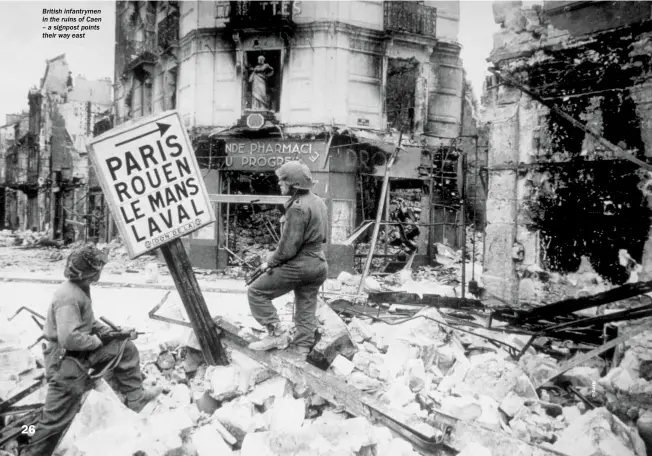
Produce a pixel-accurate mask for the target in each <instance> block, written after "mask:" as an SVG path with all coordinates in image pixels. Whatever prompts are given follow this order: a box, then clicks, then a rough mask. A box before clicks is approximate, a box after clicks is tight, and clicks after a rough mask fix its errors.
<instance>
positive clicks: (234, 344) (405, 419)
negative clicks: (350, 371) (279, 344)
mask: <svg viewBox="0 0 652 456" xmlns="http://www.w3.org/2000/svg"><path fill="white" fill-rule="evenodd" d="M217 324H218V326H219V327H220V328H222V329H223V331H222V335H223V340H224V343H225V344H226V345H227V346H229V347H230V348H232V349H233V350H236V351H239V352H240V353H243V354H244V355H246V356H248V357H249V358H251V359H253V360H254V361H257V362H259V363H260V364H262V365H263V366H265V367H266V368H268V369H270V370H272V371H274V372H276V373H278V374H279V375H281V376H282V377H285V378H287V379H288V380H290V381H291V382H292V383H293V384H295V385H299V386H304V387H310V388H311V389H312V391H314V392H315V393H317V394H318V395H319V396H321V397H323V398H324V399H326V400H327V401H329V402H331V403H333V404H335V405H337V406H340V407H343V408H344V409H345V410H346V411H348V412H349V413H351V414H353V415H355V416H361V417H364V418H367V419H369V420H371V421H378V422H380V423H382V424H383V425H385V426H387V427H388V428H389V429H391V430H392V431H394V432H396V433H397V434H399V435H401V436H402V437H404V438H405V439H407V440H408V441H410V442H411V443H412V444H414V445H415V446H416V447H417V448H420V449H422V450H424V451H426V452H429V453H431V454H435V451H436V450H437V449H438V448H439V447H440V445H441V444H442V443H444V440H445V437H446V435H447V434H448V433H450V431H451V429H452V428H453V427H454V426H455V425H456V424H457V419H456V418H454V417H451V416H448V415H445V414H443V413H442V414H441V416H440V417H439V418H440V420H441V421H440V426H439V427H437V428H436V427H433V426H428V425H427V424H425V423H419V431H416V430H414V429H411V428H410V425H409V423H410V422H414V418H412V419H411V418H410V417H409V416H407V415H405V414H403V413H401V412H398V411H395V410H390V409H389V408H388V407H387V406H386V405H385V404H383V403H381V402H380V401H378V400H376V399H374V398H373V397H371V396H369V395H367V394H364V393H363V392H361V391H360V390H358V389H357V388H354V387H352V386H350V385H347V384H346V383H345V382H344V381H342V380H341V379H340V378H338V377H336V376H335V375H333V374H330V373H328V372H324V371H322V370H321V369H318V368H317V367H315V366H313V365H311V364H309V363H307V362H306V361H303V360H301V359H300V358H298V357H296V356H293V355H292V353H291V352H287V351H278V350H273V351H253V350H249V349H248V348H247V346H248V345H249V343H250V342H253V341H255V340H256V339H255V338H253V337H252V336H251V335H248V334H247V335H246V337H247V338H246V339H245V338H243V337H241V336H240V329H239V328H238V327H236V326H234V325H232V324H231V323H229V322H227V321H225V320H220V319H217Z"/></svg>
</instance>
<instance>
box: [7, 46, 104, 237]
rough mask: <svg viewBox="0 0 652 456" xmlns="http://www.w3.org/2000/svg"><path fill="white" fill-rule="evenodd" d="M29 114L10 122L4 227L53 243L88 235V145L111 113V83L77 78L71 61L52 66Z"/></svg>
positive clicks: (31, 96)
mask: <svg viewBox="0 0 652 456" xmlns="http://www.w3.org/2000/svg"><path fill="white" fill-rule="evenodd" d="M27 98H28V102H29V110H28V112H27V113H25V114H23V115H20V116H19V115H13V116H8V119H7V124H6V125H5V126H4V127H1V128H2V131H3V132H4V133H3V135H2V141H0V147H1V148H2V149H3V150H2V155H3V156H4V161H3V163H2V164H3V166H2V167H1V168H3V171H4V180H3V182H2V184H3V185H4V188H3V190H4V191H3V196H4V198H0V204H2V209H1V211H2V212H3V214H4V217H3V221H4V226H5V228H7V229H13V230H31V229H36V230H37V231H45V232H47V233H48V235H49V236H50V237H51V238H53V239H58V240H67V241H73V240H79V239H83V238H84V237H85V236H86V235H87V234H88V233H87V231H86V229H87V225H88V223H87V219H86V217H85V216H86V212H87V206H88V198H87V193H88V189H87V184H88V170H89V166H88V157H87V151H86V145H87V141H88V140H89V139H90V138H91V137H92V130H93V126H94V125H95V121H96V117H97V116H98V114H99V113H101V112H103V111H105V110H107V109H110V108H111V103H112V97H111V81H110V80H108V79H104V80H98V81H91V80H87V79H86V78H84V77H83V76H77V77H73V76H72V72H71V71H70V68H69V66H68V63H67V62H66V57H65V55H60V56H57V57H55V58H53V59H50V60H47V61H46V69H45V74H44V76H43V78H42V79H41V82H40V85H39V87H34V88H32V89H31V90H30V91H29V93H28V95H27Z"/></svg>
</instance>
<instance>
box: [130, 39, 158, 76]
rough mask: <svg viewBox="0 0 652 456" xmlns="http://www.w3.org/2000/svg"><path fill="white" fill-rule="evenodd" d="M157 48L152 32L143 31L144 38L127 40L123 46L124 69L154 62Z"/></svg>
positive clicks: (156, 57)
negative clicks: (125, 62)
mask: <svg viewBox="0 0 652 456" xmlns="http://www.w3.org/2000/svg"><path fill="white" fill-rule="evenodd" d="M157 51H158V49H157V46H156V36H155V35H154V33H145V38H144V39H140V40H128V41H127V42H126V46H125V57H126V61H127V65H126V69H128V70H133V69H134V68H136V67H138V66H140V65H143V64H155V63H156V62H157V60H158V53H157Z"/></svg>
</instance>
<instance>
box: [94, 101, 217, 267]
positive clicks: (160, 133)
mask: <svg viewBox="0 0 652 456" xmlns="http://www.w3.org/2000/svg"><path fill="white" fill-rule="evenodd" d="M90 158H91V162H92V163H93V166H94V168H95V171H96V173H97V176H98V179H99V181H100V185H101V186H102V190H103V191H104V195H105V197H106V198H107V200H108V201H109V204H110V205H111V209H112V213H113V214H114V217H115V221H116V224H117V225H118V229H119V230H120V234H121V235H122V239H123V241H124V243H125V245H126V247H127V250H128V251H129V256H130V257H131V258H135V257H137V256H140V255H142V254H143V253H145V252H148V251H150V250H153V249H156V248H158V247H161V246H162V245H163V244H165V243H167V242H169V241H171V240H173V239H177V238H180V237H182V236H185V235H187V234H189V233H191V232H193V231H195V230H198V229H199V228H201V227H203V226H206V225H208V224H210V223H213V222H214V221H215V215H214V213H213V206H212V204H211V203H210V200H209V198H208V193H207V191H206V186H205V184H204V180H203V178H202V175H201V173H200V171H199V166H198V165H197V159H196V157H195V153H194V151H193V149H192V147H191V145H190V141H189V139H188V134H187V132H186V130H185V128H184V127H183V124H182V123H181V118H180V116H179V113H178V112H176V111H166V112H164V113H161V114H156V115H153V116H149V117H146V118H144V119H142V120H139V121H138V122H137V123H134V124H129V125H127V126H125V127H121V126H118V127H117V128H115V129H113V130H110V131H108V132H107V133H105V134H103V135H101V136H99V137H97V138H95V139H94V141H93V142H92V143H91V151H90Z"/></svg>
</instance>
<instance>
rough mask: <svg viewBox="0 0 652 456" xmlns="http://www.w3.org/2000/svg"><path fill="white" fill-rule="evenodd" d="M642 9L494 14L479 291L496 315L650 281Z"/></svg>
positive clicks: (547, 8)
mask: <svg viewBox="0 0 652 456" xmlns="http://www.w3.org/2000/svg"><path fill="white" fill-rule="evenodd" d="M651 7H652V4H650V3H649V2H543V5H539V6H534V7H525V6H522V5H521V2H496V3H495V4H494V16H495V20H496V22H497V23H500V24H501V25H502V28H501V31H500V32H498V33H497V34H496V35H495V38H494V49H493V52H492V54H491V56H490V59H489V60H490V63H491V64H492V65H493V67H494V76H492V77H491V78H489V79H488V80H487V81H486V88H485V93H484V95H483V105H484V109H485V112H484V120H486V121H487V122H488V125H489V130H490V138H489V141H490V144H491V146H490V150H489V163H488V175H489V178H488V182H489V188H488V199H487V227H486V238H485V264H484V268H485V273H484V276H483V280H484V283H485V286H486V287H487V291H488V293H489V295H488V298H490V299H492V300H494V302H497V303H508V304H509V305H515V304H516V303H519V305H524V304H528V303H533V302H534V303H537V302H539V303H540V302H542V301H544V302H545V301H549V302H552V301H554V300H555V295H554V292H555V288H556V287H557V285H559V284H561V283H568V284H569V285H572V286H573V287H575V288H576V290H575V291H578V290H579V292H580V293H581V292H586V293H588V294H593V293H595V292H599V291H601V290H602V289H604V286H605V285H608V284H612V285H620V284H623V283H625V282H627V281H637V280H639V278H640V279H641V280H649V278H650V273H651V272H652V269H651V268H652V263H651V261H652V240H650V215H651V212H650V210H651V208H652V206H650V202H652V200H650V198H649V195H650V186H649V182H650V170H652V167H650V165H648V164H647V163H648V161H649V157H650V156H651V155H652V138H651V137H650V131H651V130H650V121H651V120H650V119H651V117H650V116H651V113H652V110H651V109H650V106H652V105H651V104H650V102H651V100H652V98H651V97H652V85H650V79H649V78H650V74H652V73H650V69H651V67H650V63H651V62H650V51H651V50H652V47H651V46H652V44H651V43H652V42H651V41H650V38H651V37H652V35H651V33H652V22H651V21H650V18H651V13H652V11H651ZM569 117H570V118H571V119H569ZM585 278H589V280H584V279H585ZM607 288H608V287H607Z"/></svg>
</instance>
